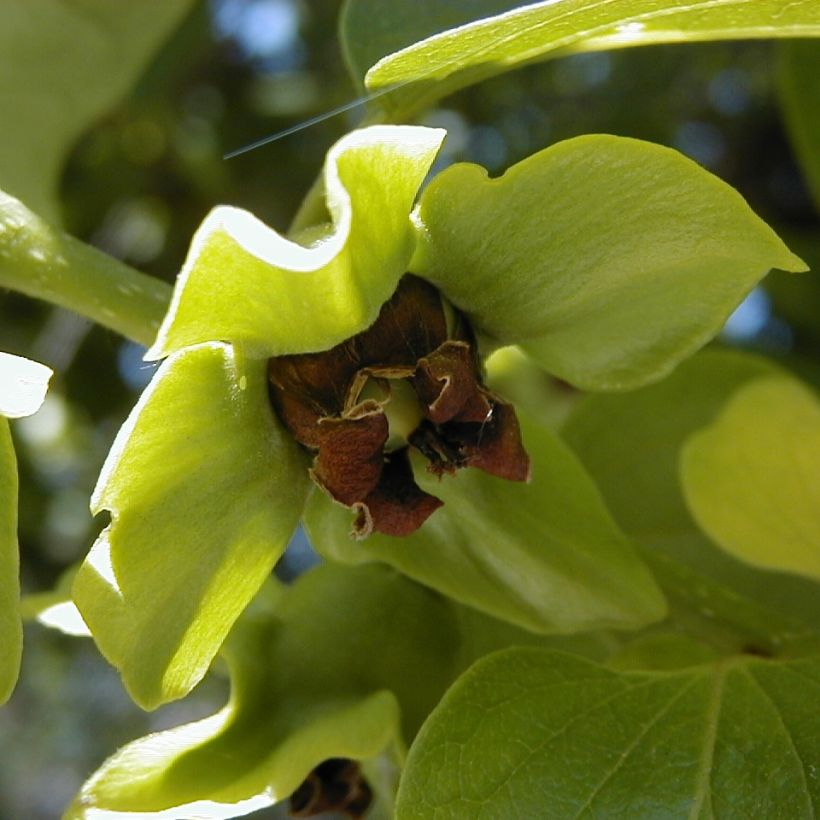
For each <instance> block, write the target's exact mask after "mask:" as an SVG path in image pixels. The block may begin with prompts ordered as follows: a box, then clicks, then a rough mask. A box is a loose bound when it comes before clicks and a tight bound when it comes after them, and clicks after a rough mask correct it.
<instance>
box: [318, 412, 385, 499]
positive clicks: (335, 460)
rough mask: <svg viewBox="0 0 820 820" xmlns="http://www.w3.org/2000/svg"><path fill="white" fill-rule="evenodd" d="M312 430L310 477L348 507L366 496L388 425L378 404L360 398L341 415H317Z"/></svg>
mask: <svg viewBox="0 0 820 820" xmlns="http://www.w3.org/2000/svg"><path fill="white" fill-rule="evenodd" d="M315 431H316V436H317V439H318V448H319V452H318V453H317V454H316V458H315V459H314V462H313V468H312V470H311V478H313V480H314V481H315V482H316V483H317V484H319V486H320V487H323V488H324V489H325V490H327V492H328V493H330V495H331V496H333V498H335V499H336V500H337V501H338V502H339V503H341V504H345V505H346V506H348V507H349V506H351V505H352V504H354V503H355V502H357V501H361V500H362V499H363V498H366V497H367V495H368V494H369V493H370V492H371V491H372V490H373V489H374V488H375V487H376V485H377V484H378V482H379V477H380V476H381V473H382V467H383V464H384V456H383V450H384V445H385V442H386V441H387V436H388V431H389V428H388V423H387V417H386V416H385V414H384V410H383V409H382V406H381V405H380V404H379V403H378V402H376V401H373V400H368V401H364V402H362V403H361V404H358V405H356V407H354V408H352V409H351V411H350V412H349V413H347V414H345V415H344V416H340V417H335V418H330V417H325V418H321V419H319V423H318V424H317V425H316V427H315Z"/></svg>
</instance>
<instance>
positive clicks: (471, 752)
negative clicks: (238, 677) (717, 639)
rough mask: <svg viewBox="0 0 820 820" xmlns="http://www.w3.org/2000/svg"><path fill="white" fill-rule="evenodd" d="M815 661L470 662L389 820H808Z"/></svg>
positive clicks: (416, 753) (546, 656)
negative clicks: (659, 664)
mask: <svg viewBox="0 0 820 820" xmlns="http://www.w3.org/2000/svg"><path fill="white" fill-rule="evenodd" d="M818 696H820V661H818V660H817V659H816V658H814V659H807V660H802V661H792V662H790V663H772V662H767V661H761V660H759V659H757V660H754V659H746V660H742V659H734V660H729V661H723V662H719V663H715V664H707V665H703V666H696V667H692V668H689V669H685V670H682V671H678V672H671V673H670V672H663V673H620V674H619V673H616V672H613V671H610V670H608V669H606V668H604V667H601V666H598V665H596V664H593V663H591V662H589V661H584V660H581V659H579V658H576V657H573V656H571V655H565V654H560V653H554V652H546V651H544V650H537V649H512V650H509V651H506V652H500V653H497V654H495V655H492V656H490V657H488V658H486V659H484V660H483V661H479V662H478V663H477V664H476V665H475V666H474V667H472V669H470V671H468V672H467V673H466V674H465V675H464V676H463V677H462V678H461V679H459V681H458V682H457V683H456V684H455V685H454V686H453V687H452V688H451V689H450V691H449V692H448V693H447V695H445V697H444V699H443V701H442V702H441V704H440V705H439V706H438V707H437V709H436V710H435V711H434V712H433V714H432V715H431V716H430V718H429V720H428V721H427V722H426V723H425V725H424V727H423V728H422V731H421V732H420V733H419V735H418V738H417V739H416V742H415V743H414V745H413V747H412V749H411V751H410V755H409V758H408V762H407V767H406V769H405V773H404V776H403V778H402V782H401V785H400V790H399V798H398V807H397V818H398V820H408V818H429V817H433V816H435V817H437V818H442V820H443V819H444V818H465V820H467V818H470V820H472V818H475V817H510V816H517V817H539V818H544V820H549V818H555V820H558V819H559V818H561V820H563V818H567V817H595V816H597V817H607V818H624V820H627V819H629V820H631V819H632V818H635V817H653V818H654V817H658V818H660V817H664V818H680V819H681V820H684V818H688V820H692V819H693V818H710V817H723V818H737V820H741V818H743V819H744V820H745V818H749V817H784V818H785V817H789V818H795V820H797V819H798V818H806V820H809V818H813V817H815V816H816V812H817V809H818V806H819V805H820V779H818V778H817V777H816V776H813V773H816V771H817V765H818V762H820V750H818V745H817V737H818V733H820V713H818V711H817V709H816V702H817V698H818Z"/></svg>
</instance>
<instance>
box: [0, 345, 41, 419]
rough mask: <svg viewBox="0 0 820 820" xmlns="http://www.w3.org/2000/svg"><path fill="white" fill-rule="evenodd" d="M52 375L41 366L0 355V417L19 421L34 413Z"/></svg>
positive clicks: (20, 357) (28, 360) (19, 357)
mask: <svg viewBox="0 0 820 820" xmlns="http://www.w3.org/2000/svg"><path fill="white" fill-rule="evenodd" d="M51 375H52V371H51V368H48V367H46V366H45V365H44V364H40V363H39V362H33V361H31V359H24V358H23V357H22V356H12V355H11V354H9V353H0V416H5V417H6V418H10V419H19V418H22V417H23V416H30V415H31V414H32V413H35V412H37V410H39V408H40V405H41V404H42V403H43V400H44V399H45V397H46V390H48V382H49V379H50V378H51Z"/></svg>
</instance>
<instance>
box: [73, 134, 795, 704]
mask: <svg viewBox="0 0 820 820" xmlns="http://www.w3.org/2000/svg"><path fill="white" fill-rule="evenodd" d="M443 137H444V132H442V131H440V130H435V129H428V128H420V127H412V126H376V127H372V128H366V129H362V130H360V131H356V132H353V133H352V134H349V135H348V136H346V137H345V138H343V139H342V140H341V141H340V142H338V143H337V144H336V145H335V146H334V147H333V148H332V149H331V150H330V152H329V154H328V157H327V161H326V165H325V169H324V174H323V178H322V181H323V193H324V204H325V212H324V216H325V217H326V218H325V219H324V221H322V217H321V216H319V217H318V218H317V220H316V221H317V222H318V223H319V224H311V225H309V226H308V227H305V228H303V229H302V230H300V232H299V233H298V234H297V235H295V236H293V237H291V238H286V237H284V236H282V235H280V234H279V233H277V232H276V231H274V230H272V229H271V228H269V227H267V226H266V225H264V224H263V223H262V222H260V221H259V220H258V219H256V218H255V217H253V216H251V215H250V214H248V213H247V212H245V211H242V210H239V209H237V208H229V207H220V208H217V209H215V210H214V211H213V212H212V213H211V214H210V215H209V216H208V217H207V218H206V219H205V221H204V223H203V224H202V226H201V227H200V229H199V230H198V231H197V233H196V235H195V237H194V240H193V242H192V246H191V250H190V253H189V255H188V258H187V260H186V262H185V265H184V267H183V270H182V272H181V274H180V276H179V278H178V280H177V284H176V288H175V290H174V294H173V298H172V301H171V305H170V308H169V311H168V313H167V315H166V317H165V320H164V321H163V323H162V326H161V328H160V331H159V334H158V336H157V339H156V342H155V344H154V345H153V347H152V348H151V349H150V350H149V351H148V354H147V358H149V359H164V361H163V363H162V365H161V366H160V368H159V369H158V371H157V373H156V374H155V376H154V378H153V380H152V382H151V384H150V385H149V386H148V388H147V389H146V391H145V392H144V394H143V395H142V397H141V398H140V400H139V402H138V403H137V406H136V407H135V408H134V410H133V412H132V413H131V415H130V416H129V418H128V420H127V421H126V423H125V424H124V425H123V428H122V429H121V431H120V433H119V434H118V436H117V439H116V441H115V442H114V445H113V447H112V450H111V453H110V454H109V457H108V459H107V461H106V463H105V465H104V467H103V470H102V473H101V476H100V479H99V482H98V485H97V488H96V490H95V492H94V495H93V497H92V509H93V510H94V512H101V511H104V510H107V511H109V512H110V515H111V523H110V525H109V526H108V527H107V528H106V529H105V530H104V531H103V533H102V534H101V535H100V537H99V538H98V540H97V542H96V543H95V544H94V546H93V548H92V550H91V552H90V554H89V556H88V558H87V559H86V561H85V562H84V564H83V565H82V567H81V568H80V570H79V572H78V574H77V577H76V580H75V584H74V599H75V601H76V603H77V605H78V607H79V609H80V612H81V613H82V616H83V618H84V619H85V621H86V623H87V624H88V626H89V628H90V629H91V631H92V633H93V635H94V637H95V640H96V641H97V644H98V646H99V647H100V649H101V651H102V652H103V654H104V655H106V657H108V658H109V660H111V661H112V662H113V663H114V665H115V666H117V668H118V669H119V670H120V672H121V674H122V676H123V680H124V681H125V684H126V686H127V687H128V689H129V691H130V692H131V694H132V696H133V697H134V699H135V700H137V701H138V702H139V703H140V704H142V705H143V706H147V707H153V706H157V705H159V704H160V703H163V702H165V701H167V700H171V699H173V698H177V697H180V696H182V695H184V694H186V693H187V692H188V691H189V690H190V689H191V687H192V686H194V685H195V684H196V683H197V681H199V680H200V679H201V677H202V676H203V675H204V674H205V672H206V671H207V669H208V666H209V664H210V663H211V660H212V659H213V657H214V655H215V654H216V652H217V651H218V649H219V647H220V645H221V644H222V642H223V640H224V639H225V637H226V635H227V634H228V632H229V630H230V629H231V626H232V624H233V623H234V622H235V621H236V619H237V617H238V616H239V614H240V613H241V612H242V610H243V609H244V608H245V607H246V606H247V604H248V603H249V602H250V600H251V599H252V598H253V597H254V595H255V594H256V592H257V591H258V589H259V587H260V586H261V584H262V583H263V582H264V580H265V578H266V577H268V576H269V574H270V572H271V569H272V568H273V566H274V564H275V562H276V560H277V559H278V557H279V556H280V555H281V554H282V551H283V550H284V549H285V546H286V545H287V542H288V540H289V538H290V536H291V534H292V533H293V531H294V529H295V527H296V526H297V524H298V522H299V519H300V517H302V516H303V514H304V520H305V523H306V527H307V529H308V531H309V534H310V536H311V539H312V540H313V542H314V544H315V545H316V547H317V549H318V550H319V551H320V552H322V553H323V555H325V556H326V557H328V558H330V559H333V560H339V561H343V562H347V563H362V562H367V561H379V562H385V563H388V564H391V565H392V566H393V567H395V568H397V569H399V570H400V571H402V572H403V573H405V574H406V575H408V576H410V577H411V578H413V579H414V580H417V581H420V582H422V583H424V584H426V585H428V586H430V587H433V588H434V589H436V590H437V591H439V592H442V593H444V594H445V595H448V596H450V597H452V598H454V599H455V600H457V601H459V602H461V603H465V604H468V605H469V606H472V607H475V608H477V609H480V610H481V611H483V612H485V613H487V614H490V615H493V616H495V617H498V618H502V619H504V620H507V621H509V622H512V623H514V624H517V625H518V626H522V627H524V628H527V629H530V630H532V631H536V632H542V633H569V632H580V631H588V630H593V629H601V628H607V629H608V628H621V629H623V628H637V627H640V626H643V625H645V624H647V623H651V622H652V621H654V620H657V619H658V618H660V617H662V616H663V614H664V612H665V601H664V599H663V596H662V594H661V592H660V591H659V589H658V587H657V585H656V583H655V581H654V579H653V577H652V574H651V573H650V572H649V570H648V569H647V567H646V566H645V564H644V563H643V562H642V561H641V559H640V558H639V556H638V555H637V553H636V551H635V549H634V547H633V546H632V544H631V543H630V542H629V541H628V539H626V537H625V536H624V535H623V534H622V533H621V532H620V530H619V529H618V527H617V526H616V525H615V523H614V522H613V521H612V519H611V517H610V516H609V513H608V512H607V510H606V508H605V507H604V505H603V503H602V500H601V497H600V494H599V493H598V491H597V489H596V488H595V486H594V484H593V482H592V481H591V479H590V478H589V476H588V475H587V473H586V472H585V470H584V468H583V467H582V465H581V464H580V463H579V462H578V460H577V459H576V458H575V456H574V455H573V454H572V453H571V452H570V451H569V450H568V449H567V447H566V446H565V445H564V444H563V443H562V442H561V441H560V440H559V439H558V438H557V437H556V436H555V435H554V434H553V433H551V432H550V431H549V430H546V429H544V428H540V427H538V425H534V424H531V423H530V422H529V421H528V420H527V419H526V418H525V417H524V416H523V415H522V416H521V417H520V418H517V417H516V413H515V411H513V409H512V407H511V406H510V405H509V404H507V403H506V402H505V401H504V400H503V399H501V398H500V397H499V396H498V395H496V394H495V393H494V392H493V391H492V390H491V389H490V388H489V387H487V386H486V385H485V384H484V383H483V382H482V379H481V375H482V368H481V362H480V360H479V357H478V353H477V349H476V337H478V338H480V339H481V340H482V342H483V341H487V342H488V343H489V346H499V345H510V344H516V345H520V347H521V348H522V350H523V351H524V353H526V354H527V355H528V356H529V357H531V359H532V360H533V361H534V362H535V363H536V364H537V365H538V366H540V367H543V368H544V369H545V370H547V371H549V372H550V373H553V374H555V375H557V376H559V377H560V378H562V379H564V380H565V381H568V382H570V383H571V384H573V385H575V386H576V387H580V388H582V389H585V390H602V389H606V390H624V389H629V388H634V387H637V386H640V385H642V384H645V383H647V382H650V381H652V380H657V379H659V378H661V377H663V376H664V375H665V374H667V373H668V372H670V370H671V369H672V368H673V367H674V366H675V365H676V364H677V363H678V362H679V361H681V360H682V359H684V358H685V357H687V356H688V355H690V354H692V353H693V352H694V351H695V350H697V349H698V348H699V347H700V346H701V345H703V344H704V343H705V342H706V341H708V340H709V339H710V338H711V337H712V336H713V335H714V334H715V333H717V332H718V330H719V329H720V327H721V326H722V325H723V323H724V322H725V319H726V317H727V316H728V315H729V314H730V313H731V311H732V310H733V309H734V308H735V307H736V305H737V304H738V302H739V301H740V300H741V299H742V298H743V297H744V295H745V294H746V293H748V292H749V290H751V288H753V287H754V286H755V285H756V284H757V282H758V281H759V280H760V279H761V277H762V276H763V275H764V274H765V273H766V272H767V271H768V270H769V269H770V268H772V267H779V268H783V269H785V270H795V271H796V270H801V269H803V268H804V267H805V266H804V265H803V263H802V262H801V261H800V260H799V259H798V258H797V257H795V256H794V255H793V254H791V253H790V252H789V251H788V249H787V248H786V247H785V246H784V245H783V243H782V242H781V241H780V240H779V239H778V238H777V236H776V235H775V234H774V233H773V232H772V231H771V229H770V228H768V227H767V226H766V225H765V223H763V222H762V221H761V220H760V219H759V218H757V217H756V216H755V215H754V214H753V213H752V212H751V210H750V209H749V207H748V205H747V204H746V203H745V202H744V201H743V199H742V197H740V196H739V194H737V192H735V191H733V190H732V189H731V188H730V187H729V186H727V185H725V184H724V183H722V182H721V181H720V180H717V179H716V178H715V177H713V176H711V175H709V174H708V173H707V172H705V171H704V170H703V169H701V168H699V167H698V166H697V165H696V164H695V163H693V162H691V161H690V160H688V159H686V158H685V157H682V156H681V155H680V154H678V153H676V152H674V151H672V150H670V149H667V148H663V147H661V146H656V145H651V144H648V143H643V142H640V141H638V140H630V139H623V138H618V137H611V136H606V135H595V136H588V137H579V138H577V139H573V140H568V141H566V142H563V143H559V144H557V145H554V146H551V147H549V148H547V149H545V150H544V151H541V152H539V153H538V154H535V155H534V156H532V157H529V158H527V159H525V160H523V161H522V162H520V163H518V164H517V165H515V166H513V167H512V168H510V169H509V170H508V171H507V172H506V173H505V174H503V175H502V176H501V177H500V178H497V179H490V178H488V176H487V174H486V171H484V169H482V168H480V167H478V166H475V165H469V164H460V165H455V166H453V167H451V168H448V169H446V170H444V171H443V172H441V173H439V174H437V175H436V176H435V177H434V178H433V179H432V181H431V182H430V184H429V185H428V186H427V187H426V188H425V189H424V191H423V192H422V194H421V195H419V191H420V189H421V186H422V184H423V182H424V181H425V179H426V177H427V175H428V173H429V171H430V168H431V166H432V164H433V161H434V159H435V156H436V153H437V151H438V149H439V147H440V144H441V142H442V140H443ZM417 200H418V204H416V202H417ZM704 201H708V202H709V203H710V207H709V208H708V209H704V207H703V202H704ZM303 221H304V220H303ZM485 349H486V348H485ZM519 423H520V425H521V428H522V431H523V436H520V434H519ZM522 438H523V441H524V443H525V444H526V448H527V452H529V453H530V454H531V455H532V460H533V464H534V468H533V470H532V480H531V481H529V482H527V481H526V479H527V478H529V477H530V464H529V457H528V456H527V453H526V452H525V451H524V448H523V447H522V443H521V441H522ZM425 460H426V462H427V466H426V467H425V463H424V462H425ZM462 467H465V468H466V469H459V468H462ZM456 471H458V475H457V476H454V477H452V476H450V475H447V474H451V473H455V472H456ZM311 478H312V479H313V480H311ZM507 479H513V480H512V481H508V480H507ZM317 484H318V485H319V487H321V490H319V489H316V486H315V485H317ZM442 502H443V508H441V509H439V507H440V506H441V503H442ZM351 523H352V526H353V534H354V536H355V537H356V539H358V540H354V539H351V538H350V536H349V532H350V529H351ZM395 536H402V537H395Z"/></svg>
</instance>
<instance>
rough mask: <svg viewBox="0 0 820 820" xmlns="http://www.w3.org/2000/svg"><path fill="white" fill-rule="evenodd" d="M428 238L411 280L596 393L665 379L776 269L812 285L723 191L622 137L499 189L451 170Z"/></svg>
mask: <svg viewBox="0 0 820 820" xmlns="http://www.w3.org/2000/svg"><path fill="white" fill-rule="evenodd" d="M418 223H419V230H420V233H421V236H422V245H421V247H420V249H419V252H418V254H417V256H416V257H415V258H414V260H413V265H412V269H413V270H414V271H416V272H419V273H421V274H422V275H423V276H426V277H428V278H429V279H431V281H433V282H434V283H435V284H437V285H438V286H439V287H440V288H441V289H442V290H443V291H444V292H445V294H446V295H447V296H448V298H449V299H450V300H451V301H452V302H453V303H454V304H455V305H456V306H457V307H458V308H460V309H461V310H463V311H464V312H466V313H467V314H468V315H469V317H470V318H471V320H472V321H473V323H474V325H475V327H476V328H477V329H479V330H481V331H483V332H485V333H487V334H489V335H490V336H491V337H493V338H494V339H496V340H497V341H499V342H501V343H503V344H520V345H521V347H522V348H523V349H524V351H525V352H526V353H528V354H529V355H530V356H532V357H533V358H535V359H536V360H537V361H538V362H539V363H540V364H541V365H543V366H544V367H545V368H546V369H547V370H549V371H550V372H551V373H555V374H557V375H558V376H560V377H561V378H563V379H565V380H566V381H569V382H571V383H572V384H575V385H577V386H579V387H582V388H584V389H590V390H602V389H605V390H613V389H617V390H621V389H628V388H634V387H637V386H638V385H641V384H643V383H646V382H648V381H651V380H656V379H659V378H660V377H662V376H663V375H665V374H666V373H668V372H669V371H670V370H671V369H672V368H673V367H674V366H675V364H677V363H678V362H679V361H681V360H682V359H683V358H685V357H687V356H689V355H690V354H692V353H693V352H694V351H695V350H697V349H698V348H699V347H701V346H702V345H703V344H704V343H705V342H706V341H708V340H709V339H710V338H711V337H712V336H714V335H715V334H716V333H717V331H718V330H719V329H720V328H721V327H722V325H723V323H724V322H725V320H726V318H727V317H728V316H729V315H730V314H731V312H732V311H733V310H734V308H735V307H737V305H738V304H739V303H740V301H742V299H743V297H744V296H745V295H746V294H747V293H748V292H749V291H750V290H751V289H752V288H753V287H754V286H755V285H756V284H757V282H758V281H760V279H761V278H762V277H763V276H764V275H765V274H766V273H767V272H768V270H769V269H770V268H775V267H776V268H782V269H784V270H790V271H799V270H804V269H805V265H804V264H803V263H802V262H801V260H800V259H798V258H797V257H796V256H794V255H793V254H792V253H790V252H789V251H788V249H787V248H786V247H785V245H784V244H783V243H782V242H781V241H780V240H779V239H778V238H777V236H776V235H775V233H774V232H773V231H772V230H771V229H770V228H769V227H767V226H766V224H765V223H764V222H763V221H762V220H760V219H759V218H758V217H757V216H755V215H754V213H753V212H752V211H751V209H750V208H749V206H748V205H747V204H746V202H745V201H744V200H743V198H742V197H741V196H740V195H739V194H738V193H737V192H736V191H734V190H733V189H732V188H730V187H729V186H728V185H726V184H725V183H723V182H721V181H720V180H719V179H717V178H716V177H714V176H712V175H711V174H709V173H707V172H706V171H704V170H703V169H702V168H700V167H699V166H698V165H697V164H696V163H694V162H692V161H691V160H688V159H686V158H685V157H683V156H682V155H681V154H679V153H677V152H676V151H673V150H671V149H669V148H664V147H662V146H659V145H653V144H651V143H646V142H641V141H639V140H633V139H624V138H621V137H612V136H602V135H594V136H586V137H579V138H576V139H571V140H567V141H565V142H561V143H558V144H557V145H554V146H552V147H550V148H547V149H546V150H544V151H540V152H539V153H537V154H534V155H533V156H531V157H529V158H527V159H525V160H523V161H522V162H519V163H518V164H516V165H514V166H513V167H512V168H510V169H509V170H508V171H507V172H506V173H505V174H504V175H503V176H502V177H500V178H498V179H489V178H488V177H487V174H486V172H485V171H484V169H483V168H481V167H480V166H477V165H468V164H461V165H455V166H452V167H451V168H448V169H447V170H446V171H444V172H443V173H441V174H439V175H438V176H437V177H436V178H435V179H434V180H433V182H432V183H431V184H430V185H429V187H428V188H427V189H426V190H425V192H424V195H423V197H422V200H421V203H420V209H419V214H418Z"/></svg>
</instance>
